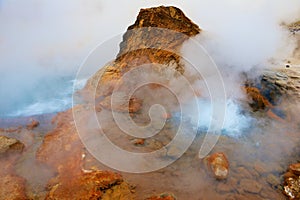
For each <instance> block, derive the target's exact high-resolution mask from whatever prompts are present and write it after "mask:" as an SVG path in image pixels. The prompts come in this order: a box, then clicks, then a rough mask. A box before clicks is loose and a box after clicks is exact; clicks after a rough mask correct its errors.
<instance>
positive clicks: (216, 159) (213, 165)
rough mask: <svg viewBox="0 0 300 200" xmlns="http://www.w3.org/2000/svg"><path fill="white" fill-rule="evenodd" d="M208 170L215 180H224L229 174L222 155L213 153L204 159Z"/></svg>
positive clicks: (226, 162)
mask: <svg viewBox="0 0 300 200" xmlns="http://www.w3.org/2000/svg"><path fill="white" fill-rule="evenodd" d="M205 161H206V163H207V166H208V168H209V169H210V170H211V171H212V172H213V174H214V176H215V177H216V179H226V178H227V176H228V173H229V163H228V160H227V158H226V156H225V154H224V153H214V154H212V155H210V156H208V157H206V158H205Z"/></svg>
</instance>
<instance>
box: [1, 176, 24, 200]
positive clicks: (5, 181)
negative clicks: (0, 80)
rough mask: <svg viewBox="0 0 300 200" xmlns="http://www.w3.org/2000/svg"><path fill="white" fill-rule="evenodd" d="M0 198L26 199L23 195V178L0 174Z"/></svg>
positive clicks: (10, 199)
mask: <svg viewBox="0 0 300 200" xmlns="http://www.w3.org/2000/svg"><path fill="white" fill-rule="evenodd" d="M0 177H1V181H0V199H3V200H4V199H9V200H20V199H27V198H26V195H25V180H24V179H22V178H20V177H18V176H15V175H10V174H7V175H4V176H2V175H0Z"/></svg>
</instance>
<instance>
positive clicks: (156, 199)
mask: <svg viewBox="0 0 300 200" xmlns="http://www.w3.org/2000/svg"><path fill="white" fill-rule="evenodd" d="M146 200H176V197H175V196H174V195H173V194H169V193H163V194H161V195H158V196H151V197H148V198H146Z"/></svg>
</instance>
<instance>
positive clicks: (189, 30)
mask: <svg viewBox="0 0 300 200" xmlns="http://www.w3.org/2000/svg"><path fill="white" fill-rule="evenodd" d="M141 27H158V28H167V29H171V30H174V31H178V32H181V33H184V34H186V35H188V36H194V35H197V34H198V33H199V32H200V31H201V30H200V28H199V27H198V26H197V25H196V24H195V23H193V22H192V21H191V20H190V19H189V18H187V17H186V16H185V14H184V13H183V12H182V11H181V10H180V9H179V8H176V7H174V6H167V7H165V6H159V7H154V8H147V9H141V10H140V13H139V15H138V17H137V19H136V21H135V23H134V24H133V25H131V26H129V27H128V30H131V29H134V28H141Z"/></svg>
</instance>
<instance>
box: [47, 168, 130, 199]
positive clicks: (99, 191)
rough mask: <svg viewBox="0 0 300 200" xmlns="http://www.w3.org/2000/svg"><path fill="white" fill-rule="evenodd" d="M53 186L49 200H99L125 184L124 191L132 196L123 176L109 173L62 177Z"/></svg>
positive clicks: (98, 172)
mask: <svg viewBox="0 0 300 200" xmlns="http://www.w3.org/2000/svg"><path fill="white" fill-rule="evenodd" d="M51 184H52V185H51V186H49V192H48V195H47V197H46V199H48V200H50V199H51V200H54V199H99V198H102V197H103V195H104V194H105V192H106V190H108V189H111V188H112V187H113V186H116V185H120V184H123V185H122V186H123V189H124V190H125V188H127V191H128V192H129V193H128V195H129V196H130V195H131V192H130V186H129V185H128V184H127V183H125V182H123V178H122V176H121V175H120V174H118V173H114V172H109V171H99V170H97V171H92V172H81V173H79V174H74V175H72V176H69V175H68V176H60V177H58V178H57V183H51ZM125 185H126V187H125Z"/></svg>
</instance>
